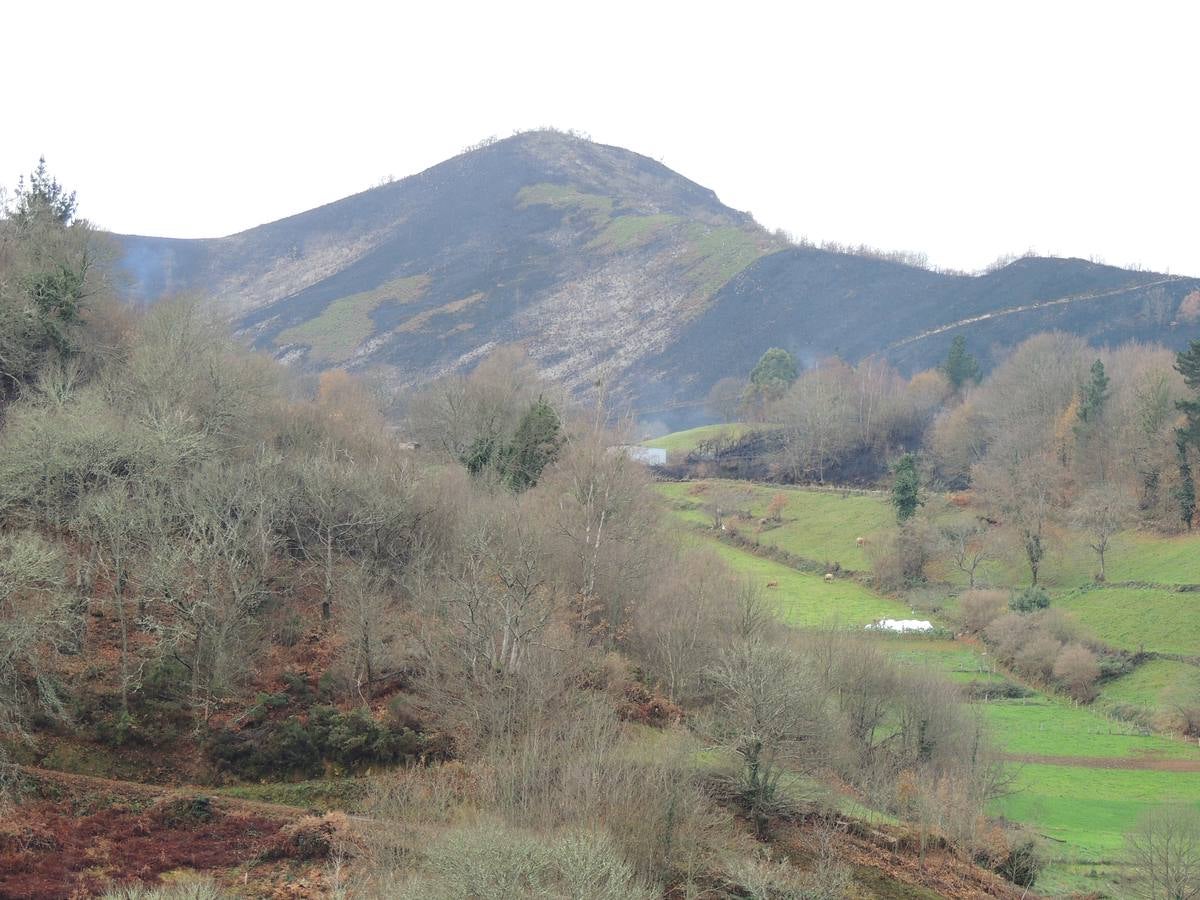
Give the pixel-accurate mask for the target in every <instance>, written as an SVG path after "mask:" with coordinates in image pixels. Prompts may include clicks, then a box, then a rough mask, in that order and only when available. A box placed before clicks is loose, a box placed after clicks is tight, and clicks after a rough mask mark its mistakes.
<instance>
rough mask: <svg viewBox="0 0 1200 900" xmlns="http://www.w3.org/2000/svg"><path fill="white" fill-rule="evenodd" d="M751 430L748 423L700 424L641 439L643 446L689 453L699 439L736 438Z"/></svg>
mask: <svg viewBox="0 0 1200 900" xmlns="http://www.w3.org/2000/svg"><path fill="white" fill-rule="evenodd" d="M750 430H751V426H750V425H743V424H742V423H740V422H731V423H729V424H727V425H701V426H700V427H699V428H689V429H687V430H686V431H673V432H671V433H670V434H664V435H662V436H661V437H656V438H650V439H649V440H645V441H642V446H643V447H655V448H657V449H659V450H666V451H667V452H668V453H690V452H691V451H692V450H695V449H696V448H697V447H698V446H700V442H701V441H711V440H714V439H715V438H724V439H726V440H736V439H737V438H740V437H741V436H742V435H743V434H745V433H746V432H748V431H750Z"/></svg>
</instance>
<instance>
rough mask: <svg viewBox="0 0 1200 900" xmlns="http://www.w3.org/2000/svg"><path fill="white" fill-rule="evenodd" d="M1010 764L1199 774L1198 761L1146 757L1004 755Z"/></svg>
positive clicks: (1199, 762) (1199, 763)
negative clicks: (1020, 763)
mask: <svg viewBox="0 0 1200 900" xmlns="http://www.w3.org/2000/svg"><path fill="white" fill-rule="evenodd" d="M1004 758H1005V759H1006V760H1009V761H1011V762H1022V763H1031V764H1034V765H1039V766H1075V767H1077V768H1082V769H1135V770H1141V771H1146V772H1200V759H1156V758H1154V757H1146V756H1042V755H1040V754H1037V753H1006V754H1004Z"/></svg>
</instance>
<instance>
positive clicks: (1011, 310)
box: [887, 275, 1180, 350]
mask: <svg viewBox="0 0 1200 900" xmlns="http://www.w3.org/2000/svg"><path fill="white" fill-rule="evenodd" d="M1179 280H1180V277H1179V276H1174V275H1173V276H1170V277H1168V278H1160V279H1158V280H1157V281H1146V282H1143V283H1142V284H1134V285H1130V286H1128V287H1123V288H1116V289H1114V290H1108V291H1097V292H1095V293H1090V294H1074V295H1072V296H1069V297H1056V298H1054V299H1053V300H1039V301H1037V302H1035V303H1024V304H1022V305H1021V306H1010V307H1008V308H1007V309H997V310H994V311H993V312H987V313H981V314H980V315H978V316H970V317H969V318H966V319H959V320H958V321H957V322H950V323H949V324H947V325H941V326H939V327H937V328H931V329H930V330H929V331H923V332H921V333H920V334H915V335H913V336H912V337H906V338H901V339H900V340H898V341H894V342H893V343H891V344H888V346H887V349H888V350H893V349H895V348H896V347H903V346H905V345H906V344H912V343H915V342H916V341H922V340H924V339H925V338H928V337H933V336H934V335H935V334H944V333H945V332H947V331H950V330H951V329H953V328H961V327H963V326H964V325H974V324H976V323H977V322H986V321H987V320H988V319H998V318H1000V317H1001V316H1011V315H1015V314H1016V313H1023V312H1032V311H1033V310H1037V309H1046V308H1047V307H1050V306H1065V305H1066V304H1068V303H1086V302H1087V301H1089V300H1100V299H1102V298H1104V297H1118V296H1120V295H1121V294H1131V293H1133V292H1134V291H1140V290H1142V289H1144V288H1150V287H1155V286H1157V285H1160V284H1170V283H1171V282H1174V281H1179Z"/></svg>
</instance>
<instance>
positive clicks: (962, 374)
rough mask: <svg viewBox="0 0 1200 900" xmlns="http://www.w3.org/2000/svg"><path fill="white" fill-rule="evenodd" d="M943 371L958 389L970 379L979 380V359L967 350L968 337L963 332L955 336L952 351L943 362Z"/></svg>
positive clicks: (951, 346)
mask: <svg viewBox="0 0 1200 900" xmlns="http://www.w3.org/2000/svg"><path fill="white" fill-rule="evenodd" d="M942 373H943V374H944V375H945V376H946V377H947V378H948V379H949V380H950V384H951V385H952V386H953V387H954V389H955V390H956V391H957V390H959V389H960V388H962V386H963V385H965V384H966V383H967V382H968V381H979V378H980V371H979V360H977V359H976V358H975V357H974V356H972V355H971V354H970V353H968V352H967V339H966V338H965V337H963V336H962V335H961V334H958V335H955V336H954V341H953V342H952V343H951V344H950V352H949V353H947V354H946V361H945V362H944V363H942Z"/></svg>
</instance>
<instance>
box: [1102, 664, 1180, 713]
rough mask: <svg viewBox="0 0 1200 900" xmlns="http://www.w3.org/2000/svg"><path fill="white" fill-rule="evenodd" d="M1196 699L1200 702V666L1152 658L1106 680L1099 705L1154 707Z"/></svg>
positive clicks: (1163, 706) (1163, 707) (1165, 706)
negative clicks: (1126, 673) (1125, 672)
mask: <svg viewBox="0 0 1200 900" xmlns="http://www.w3.org/2000/svg"><path fill="white" fill-rule="evenodd" d="M1196 702H1200V666H1193V665H1191V664H1190V663H1183V662H1176V661H1175V660H1170V659H1152V660H1149V661H1148V662H1144V663H1142V664H1141V665H1140V666H1138V667H1137V668H1136V669H1134V670H1133V671H1132V672H1131V673H1129V674H1128V675H1125V676H1123V677H1121V678H1117V679H1114V680H1113V681H1109V682H1105V683H1104V684H1103V685H1102V686H1101V690H1100V697H1099V698H1098V699H1097V700H1096V705H1097V706H1099V707H1101V708H1105V709H1114V708H1116V707H1121V706H1124V707H1129V706H1136V707H1141V708H1143V709H1146V710H1151V711H1153V710H1159V709H1170V708H1172V707H1175V706H1180V705H1184V704H1189V703H1196Z"/></svg>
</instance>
